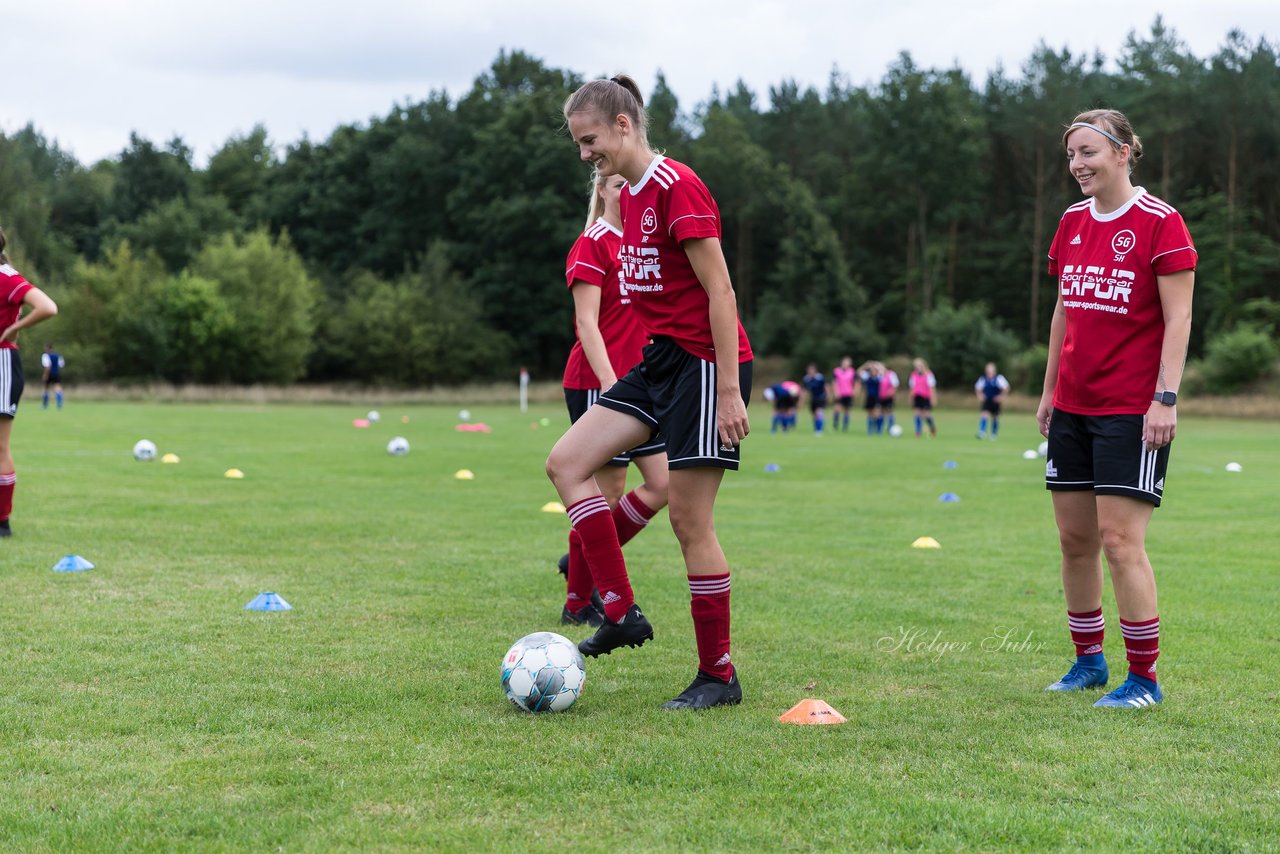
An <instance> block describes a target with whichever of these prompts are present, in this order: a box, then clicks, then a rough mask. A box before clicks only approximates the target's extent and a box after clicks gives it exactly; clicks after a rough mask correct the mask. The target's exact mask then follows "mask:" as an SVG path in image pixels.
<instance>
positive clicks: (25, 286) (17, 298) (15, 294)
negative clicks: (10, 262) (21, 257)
mask: <svg viewBox="0 0 1280 854" xmlns="http://www.w3.org/2000/svg"><path fill="white" fill-rule="evenodd" d="M31 287H32V285H31V283H30V282H28V281H27V280H26V279H24V278H22V276H21V275H20V274H19V273H18V271H16V270H14V269H13V268H12V267H10V268H8V269H7V270H3V269H0V297H3V298H4V301H5V303H7V304H8V305H19V304H20V303H21V302H22V299H23V297H25V296H26V295H27V291H29V290H31Z"/></svg>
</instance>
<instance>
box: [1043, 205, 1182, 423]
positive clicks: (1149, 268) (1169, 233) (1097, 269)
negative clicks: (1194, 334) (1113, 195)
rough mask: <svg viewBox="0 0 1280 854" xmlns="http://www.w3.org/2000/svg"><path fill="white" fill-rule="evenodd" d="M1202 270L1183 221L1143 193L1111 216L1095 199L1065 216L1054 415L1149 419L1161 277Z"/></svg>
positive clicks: (1053, 268) (1057, 272) (1052, 267)
mask: <svg viewBox="0 0 1280 854" xmlns="http://www.w3.org/2000/svg"><path fill="white" fill-rule="evenodd" d="M1195 268H1196V248H1195V246H1194V245H1193V244H1192V243H1191V234H1190V233H1189V232H1188V231H1187V226H1186V223H1184V222H1183V221H1182V215H1181V214H1179V213H1178V212H1177V211H1176V210H1174V209H1173V208H1172V207H1170V206H1169V205H1168V204H1166V203H1165V202H1163V201H1161V200H1160V199H1157V198H1156V197H1155V196H1152V195H1150V194H1149V193H1147V191H1146V190H1144V189H1143V188H1141V187H1138V188H1137V192H1136V193H1135V194H1134V196H1133V198H1132V199H1130V200H1129V201H1128V202H1126V203H1125V204H1124V205H1123V206H1122V207H1120V208H1119V209H1118V210H1115V211H1112V212H1111V213H1108V214H1100V213H1098V212H1097V211H1096V210H1095V206H1094V203H1093V200H1092V199H1089V200H1087V201H1083V202H1080V203H1079V204H1075V205H1072V206H1071V207H1069V208H1067V210H1066V213H1064V214H1063V215H1062V220H1061V221H1060V222H1059V223H1058V232H1057V233H1056V234H1055V235H1054V236H1053V243H1052V244H1051V245H1050V247H1049V275H1051V276H1053V277H1054V278H1056V279H1057V280H1058V291H1059V293H1060V294H1061V295H1062V305H1063V308H1064V310H1065V315H1066V322H1067V329H1066V337H1065V338H1063V341H1062V353H1061V357H1060V361H1059V363H1058V385H1057V387H1056V388H1055V389H1054V394H1053V405H1054V408H1056V409H1062V410H1065V411H1066V412H1074V413H1076V414H1077V415H1142V414H1144V413H1146V411H1147V409H1148V408H1149V407H1150V406H1151V397H1152V395H1153V394H1154V393H1155V391H1156V381H1157V379H1158V376H1159V372H1160V349H1161V347H1162V345H1163V344H1164V313H1163V312H1162V311H1161V308H1160V292H1159V290H1157V287H1156V277H1157V276H1164V275H1168V274H1170V273H1177V272H1179V271H1181V270H1194V269H1195Z"/></svg>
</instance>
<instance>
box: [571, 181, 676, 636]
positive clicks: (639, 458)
mask: <svg viewBox="0 0 1280 854" xmlns="http://www.w3.org/2000/svg"><path fill="white" fill-rule="evenodd" d="M626 186H627V182H626V179H625V178H623V177H621V176H619V175H613V176H611V177H609V178H605V177H603V176H601V175H596V176H594V177H593V178H592V181H591V201H590V204H589V206H588V212H587V227H586V230H585V231H583V233H582V234H581V235H580V236H579V237H578V239H577V241H576V242H575V243H574V244H573V248H572V249H571V250H569V257H568V258H567V259H566V261H565V273H564V277H565V281H566V282H568V284H569V291H570V293H571V294H572V295H573V308H574V311H573V318H574V334H575V336H576V338H577V340H576V341H575V342H574V344H573V349H572V350H570V351H569V360H568V362H567V363H566V364H565V369H564V399H565V404H566V405H567V406H568V408H569V420H570V422H576V421H577V420H578V419H579V418H581V417H582V415H583V413H585V412H586V411H587V409H588V408H590V406H591V405H592V404H593V403H595V402H596V401H597V400H598V399H599V397H600V392H601V390H602V389H608V388H609V387H611V386H612V385H613V384H614V383H615V382H617V381H618V376H619V375H621V374H625V373H626V372H627V371H629V370H631V368H632V367H633V366H634V365H636V363H638V362H639V361H640V355H641V349H642V348H643V347H644V345H645V343H646V342H647V341H648V340H649V338H648V336H647V335H645V333H644V330H643V329H641V328H640V322H639V320H638V319H637V318H636V316H635V312H633V311H632V310H631V298H630V297H629V296H627V294H626V291H625V289H624V288H623V286H622V279H621V273H622V266H621V263H620V262H619V260H618V246H619V245H620V244H621V243H622V214H621V212H620V210H619V201H618V199H619V196H620V195H621V193H622V190H623V188H624V187H626ZM629 461H632V462H635V464H636V467H637V468H639V469H640V473H641V474H642V475H643V476H644V483H642V484H640V486H638V487H636V488H635V489H634V490H632V491H631V492H629V493H627V494H626V495H623V494H622V493H623V491H624V490H625V489H626V486H627V463H628V462H629ZM595 479H596V483H597V484H599V486H600V489H601V492H602V493H603V494H604V497H605V501H606V502H607V503H608V504H609V507H610V508H611V510H612V513H613V521H614V525H615V527H616V528H617V530H618V543H619V545H623V544H625V543H627V542H628V541H629V540H630V539H631V538H632V537H634V536H635V535H636V534H638V533H639V532H640V531H641V530H643V529H644V527H645V525H647V524H648V523H649V520H650V519H652V518H653V515H654V514H655V513H657V512H658V511H659V510H661V509H662V508H663V507H665V506H666V503H667V454H666V446H665V445H664V444H663V443H662V438H661V437H660V436H659V437H654V438H652V439H646V440H645V441H644V442H642V443H641V444H640V445H639V446H637V447H634V448H632V449H630V450H629V451H625V452H623V453H621V454H618V455H617V456H615V457H614V458H613V459H611V460H609V461H608V462H607V463H605V465H604V466H603V467H601V468H600V469H599V470H598V471H597V472H596V473H595ZM561 563H562V564H564V569H565V576H566V581H567V584H566V586H567V593H566V599H565V605H564V610H563V611H562V612H561V614H560V622H561V623H563V624H565V625H580V624H582V623H587V624H589V625H592V626H599V625H600V624H601V623H602V622H603V621H604V613H603V612H602V611H601V610H600V608H599V606H598V605H597V604H596V603H594V602H592V579H591V571H590V570H589V569H588V568H587V564H586V558H585V557H584V556H583V554H582V539H581V538H580V537H579V536H578V533H577V531H576V530H575V529H573V528H570V529H569V553H568V554H567V555H565V556H564V557H563V558H561Z"/></svg>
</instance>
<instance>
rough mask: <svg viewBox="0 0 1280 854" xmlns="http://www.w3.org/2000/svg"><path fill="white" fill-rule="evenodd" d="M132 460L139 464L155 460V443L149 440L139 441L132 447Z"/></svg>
mask: <svg viewBox="0 0 1280 854" xmlns="http://www.w3.org/2000/svg"><path fill="white" fill-rule="evenodd" d="M133 458H134V459H135V460H137V461H138V462H140V463H147V462H151V461H152V460H154V459H155V458H156V443H155V442H153V441H151V440H150V439H139V440H138V443H137V444H136V445H134V446H133Z"/></svg>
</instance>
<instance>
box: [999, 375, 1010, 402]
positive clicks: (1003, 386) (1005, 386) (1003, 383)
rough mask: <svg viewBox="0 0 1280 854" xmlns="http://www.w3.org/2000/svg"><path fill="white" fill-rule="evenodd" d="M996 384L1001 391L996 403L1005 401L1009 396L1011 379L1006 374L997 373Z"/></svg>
mask: <svg viewBox="0 0 1280 854" xmlns="http://www.w3.org/2000/svg"><path fill="white" fill-rule="evenodd" d="M996 384H997V386H998V387H999V389H1000V393H999V394H997V395H996V403H1004V399H1005V398H1006V397H1008V396H1009V381H1008V380H1006V379H1005V378H1004V374H997V375H996Z"/></svg>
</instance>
